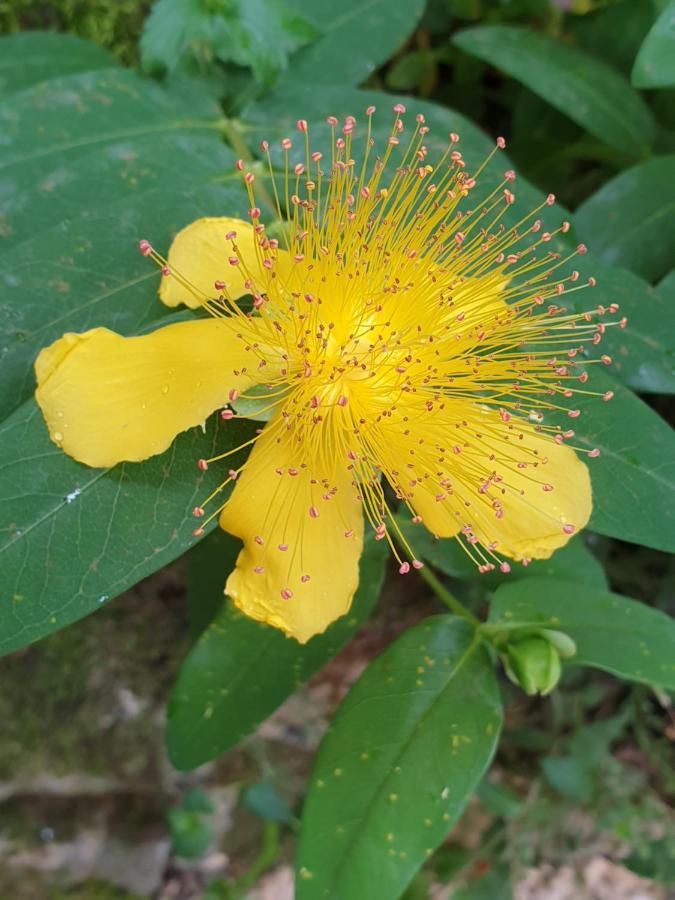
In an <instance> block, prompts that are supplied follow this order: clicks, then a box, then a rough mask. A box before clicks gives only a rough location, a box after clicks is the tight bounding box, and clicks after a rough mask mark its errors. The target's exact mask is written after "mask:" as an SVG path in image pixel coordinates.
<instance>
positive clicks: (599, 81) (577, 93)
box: [452, 25, 654, 156]
mask: <svg viewBox="0 0 675 900" xmlns="http://www.w3.org/2000/svg"><path fill="white" fill-rule="evenodd" d="M452 41H453V43H454V44H455V45H456V46H457V47H459V48H460V49H462V50H464V51H465V52H466V53H470V54H471V55H473V56H477V57H478V58H479V59H482V60H484V61H485V62H488V63H490V65H493V66H496V67H497V68H499V69H502V70H503V71H504V72H506V73H507V74H508V75H510V76H511V77H512V78H516V79H517V80H518V81H520V82H522V83H523V84H524V85H525V86H526V87H528V88H529V89H530V90H531V91H534V93H536V94H539V96H540V97H542V98H543V99H544V100H546V101H547V102H548V103H550V104H551V105H552V106H555V107H556V109H559V110H560V112H562V113H564V114H565V115H567V116H569V117H570V118H571V119H573V120H574V121H575V122H577V123H578V124H579V125H581V126H582V127H583V128H585V129H587V130H588V131H590V132H591V134H594V135H596V136H597V137H599V138H600V139H601V140H603V141H605V142H606V143H608V144H610V145H612V146H614V147H617V148H619V149H621V150H623V151H625V152H627V153H631V154H633V155H635V156H641V155H643V154H644V153H645V152H646V150H647V149H648V147H649V146H650V144H651V142H652V139H653V137H654V123H653V121H652V117H651V114H650V112H649V108H648V107H647V106H646V104H645V103H644V101H643V100H642V98H641V97H640V95H639V94H637V93H636V92H635V91H634V90H633V88H632V87H631V86H630V84H629V83H628V82H627V81H626V80H625V79H624V78H623V76H621V75H619V73H618V72H616V71H614V70H613V69H611V68H610V67H609V66H607V65H605V64H604V63H602V62H600V61H598V60H597V59H594V58H593V57H592V56H588V55H587V54H585V53H583V52H582V51H580V50H576V49H574V48H572V47H568V46H566V45H565V44H563V43H562V42H560V41H557V40H554V39H553V38H549V37H546V36H544V35H542V34H537V33H536V32H534V31H531V30H530V29H528V28H521V27H516V26H507V25H483V26H479V27H477V28H469V29H466V30H465V31H460V32H458V33H457V34H455V35H454V36H453V38H452Z"/></svg>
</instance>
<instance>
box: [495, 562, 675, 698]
mask: <svg viewBox="0 0 675 900" xmlns="http://www.w3.org/2000/svg"><path fill="white" fill-rule="evenodd" d="M483 628H484V629H485V630H486V631H487V632H489V633H490V634H492V635H493V636H494V635H497V636H502V637H503V638H504V639H506V638H507V637H508V636H509V635H510V634H512V633H514V632H519V631H520V630H522V631H523V632H526V631H527V630H530V629H531V630H533V631H536V630H537V629H541V628H551V629H555V630H556V631H562V632H564V633H565V634H568V635H569V636H570V637H571V638H572V640H573V641H574V642H575V643H576V645H577V653H576V655H575V656H574V657H572V658H571V659H570V660H569V662H570V663H572V664H574V665H585V666H594V667H595V668H598V669H604V670H605V671H606V672H611V673H612V674H613V675H619V676H620V677H622V678H628V679H630V680H631V681H640V682H643V683H646V684H655V685H661V686H663V687H667V688H675V620H673V619H671V618H670V617H669V616H667V615H665V614H664V613H662V612H660V611H659V610H657V609H652V608H651V607H649V606H646V605H645V604H643V603H638V602H637V601H635V600H629V599H628V598H627V597H622V596H620V595H619V594H612V593H610V592H609V591H602V590H598V589H597V588H595V587H590V586H588V585H583V584H578V583H575V582H571V581H558V580H557V579H544V578H536V579H534V578H533V579H528V580H525V581H521V582H518V583H515V584H504V585H502V586H501V587H500V588H499V589H498V590H497V593H496V594H495V596H494V599H493V601H492V604H491V606H490V614H489V617H488V625H487V626H483Z"/></svg>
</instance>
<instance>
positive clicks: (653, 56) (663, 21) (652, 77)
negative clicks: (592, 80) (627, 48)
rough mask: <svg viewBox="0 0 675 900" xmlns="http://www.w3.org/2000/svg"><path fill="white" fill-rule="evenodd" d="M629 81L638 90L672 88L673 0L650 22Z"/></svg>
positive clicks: (674, 60)
mask: <svg viewBox="0 0 675 900" xmlns="http://www.w3.org/2000/svg"><path fill="white" fill-rule="evenodd" d="M631 81H632V82H633V84H634V85H635V87H639V88H664V87H673V86H675V0H671V2H670V3H669V4H668V6H667V7H666V8H665V9H664V10H663V12H662V13H661V15H660V16H659V17H658V19H657V20H656V22H654V25H653V26H652V28H651V30H650V32H649V34H648V35H647V37H646V38H645V40H644V43H643V44H642V46H641V47H640V52H639V53H638V55H637V57H636V59H635V64H634V65H633V72H632V74H631Z"/></svg>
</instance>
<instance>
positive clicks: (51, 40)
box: [0, 31, 117, 98]
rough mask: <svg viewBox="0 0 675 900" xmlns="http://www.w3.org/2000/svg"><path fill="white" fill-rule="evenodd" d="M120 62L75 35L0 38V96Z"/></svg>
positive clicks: (45, 33) (26, 34) (34, 34)
mask: <svg viewBox="0 0 675 900" xmlns="http://www.w3.org/2000/svg"><path fill="white" fill-rule="evenodd" d="M113 66H117V61H116V60H115V58H114V57H112V56H111V55H110V54H109V53H108V51H107V50H104V49H103V47H99V45H98V44H92V43H91V42H90V41H83V40H82V38H79V37H76V36H75V35H73V34H54V33H53V32H51V31H32V32H31V31H26V32H23V33H20V34H11V35H6V36H4V37H2V38H0V97H3V98H4V97H6V96H7V95H8V94H11V93H14V92H15V91H20V90H23V89H24V88H27V87H30V86H31V85H33V84H38V83H39V82H41V81H46V80H47V79H48V78H53V77H55V76H63V75H68V74H69V73H71V72H85V71H89V70H91V69H107V68H112V67H113Z"/></svg>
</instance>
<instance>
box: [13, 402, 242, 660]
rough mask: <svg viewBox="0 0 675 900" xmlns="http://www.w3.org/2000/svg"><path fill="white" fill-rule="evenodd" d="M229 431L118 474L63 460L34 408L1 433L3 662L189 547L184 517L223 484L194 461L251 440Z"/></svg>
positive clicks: (214, 423) (193, 434) (184, 439)
mask: <svg viewBox="0 0 675 900" xmlns="http://www.w3.org/2000/svg"><path fill="white" fill-rule="evenodd" d="M231 425H232V423H229V424H228V427H227V428H224V427H222V424H221V423H220V421H219V419H218V417H217V416H215V417H212V419H211V420H210V421H209V423H208V425H207V428H206V431H205V432H203V431H202V430H201V429H198V428H194V429H191V430H190V431H188V432H186V433H185V434H182V435H180V436H179V437H178V438H177V439H176V441H175V442H174V444H173V445H172V447H171V449H170V450H168V451H167V452H166V453H165V454H162V455H161V456H159V457H155V458H153V459H150V460H148V461H147V462H144V463H140V464H139V463H132V464H122V465H119V466H116V467H115V468H114V469H90V468H88V467H86V466H83V465H80V464H79V463H76V462H74V461H73V460H72V459H70V458H69V457H67V456H66V455H65V454H64V453H63V451H61V450H59V449H58V447H56V446H55V445H54V444H53V443H52V442H51V441H50V439H49V437H48V435H47V429H46V427H45V424H44V421H43V419H42V415H41V413H40V410H39V409H38V408H37V406H36V405H35V403H34V401H32V400H31V401H28V402H27V403H24V405H23V406H22V407H20V408H19V409H18V410H17V411H16V412H15V413H14V414H13V415H12V416H11V417H10V418H9V419H7V420H6V421H5V422H4V423H3V424H2V425H0V460H1V462H0V509H2V516H1V519H0V536H1V537H0V569H1V570H2V581H1V584H0V592H1V593H0V654H4V653H9V652H10V651H12V650H16V649H17V648H18V647H23V646H25V645H26V644H29V643H31V642H32V641H35V640H37V639H38V638H40V637H43V636H44V635H46V634H50V633H51V632H53V631H58V630H59V629H60V628H63V627H64V626H65V625H68V624H69V623H70V622H74V621H76V620H77V619H80V618H82V617H83V616H86V615H87V614H88V613H90V612H92V611H93V610H95V609H98V608H99V607H100V606H101V605H102V604H104V603H106V602H107V601H108V600H109V599H110V598H112V597H115V596H116V595H117V594H120V593H121V592H122V591H124V590H126V589H127V588H128V587H130V586H131V585H133V584H135V583H136V582H137V581H140V579H141V578H144V577H145V576H146V575H149V574H150V573H152V572H154V571H156V570H157V569H159V568H161V566H164V565H166V564H167V563H168V562H171V560H173V559H175V558H176V557H177V556H180V554H181V553H184V552H185V550H187V549H188V548H189V547H190V546H191V545H192V544H194V540H195V539H194V538H193V536H192V531H193V529H194V520H193V519H192V517H191V516H190V513H189V511H190V510H191V509H192V508H193V507H194V506H195V505H196V504H197V503H199V502H200V501H201V500H202V499H203V497H204V496H206V495H208V494H209V493H210V492H211V491H212V490H214V489H215V488H216V487H217V486H218V484H219V483H220V481H221V479H222V471H221V470H220V469H219V467H218V466H212V467H211V468H210V469H209V470H208V472H206V473H200V472H198V470H197V466H196V461H197V460H198V459H199V458H201V457H209V456H213V455H215V454H216V453H218V452H222V451H223V450H226V449H227V448H229V447H234V446H237V445H238V444H240V443H242V442H243V441H246V440H248V439H249V438H250V437H251V436H252V434H253V427H252V426H249V425H246V426H245V425H243V424H239V423H238V424H237V427H236V428H232V427H231Z"/></svg>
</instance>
